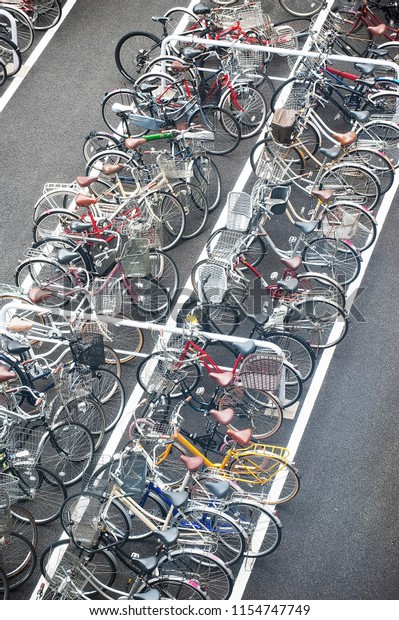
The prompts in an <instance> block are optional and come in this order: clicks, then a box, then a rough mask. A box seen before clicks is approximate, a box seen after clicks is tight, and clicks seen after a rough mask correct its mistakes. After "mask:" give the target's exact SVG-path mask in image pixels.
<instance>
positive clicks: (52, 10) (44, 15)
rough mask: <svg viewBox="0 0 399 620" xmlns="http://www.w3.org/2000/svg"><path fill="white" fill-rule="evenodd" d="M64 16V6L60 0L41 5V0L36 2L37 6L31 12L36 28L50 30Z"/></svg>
mask: <svg viewBox="0 0 399 620" xmlns="http://www.w3.org/2000/svg"><path fill="white" fill-rule="evenodd" d="M61 16H62V6H61V2H60V0H54V1H53V3H52V4H51V5H50V6H48V2H46V3H45V5H44V6H42V7H41V6H40V0H39V1H38V2H36V6H34V8H33V12H32V13H31V17H32V22H33V27H34V29H35V30H49V28H53V26H56V25H57V24H58V22H59V21H60V19H61Z"/></svg>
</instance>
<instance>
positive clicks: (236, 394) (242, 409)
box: [217, 386, 283, 440]
mask: <svg viewBox="0 0 399 620" xmlns="http://www.w3.org/2000/svg"><path fill="white" fill-rule="evenodd" d="M217 407H218V409H220V410H223V409H226V408H230V407H231V408H232V409H233V410H234V414H235V415H234V419H233V421H232V423H231V424H230V426H231V428H234V429H235V430H244V429H247V428H251V429H252V437H253V439H254V440H260V439H265V438H266V437H271V436H272V435H274V433H276V432H277V431H278V430H279V428H280V426H281V424H282V422H283V411H282V404H281V403H280V402H279V400H278V399H277V398H276V396H275V395H274V394H272V393H270V392H266V391H265V390H256V389H252V388H244V387H242V386H233V387H229V388H226V389H225V390H224V393H223V394H221V395H220V397H219V398H218V399H217Z"/></svg>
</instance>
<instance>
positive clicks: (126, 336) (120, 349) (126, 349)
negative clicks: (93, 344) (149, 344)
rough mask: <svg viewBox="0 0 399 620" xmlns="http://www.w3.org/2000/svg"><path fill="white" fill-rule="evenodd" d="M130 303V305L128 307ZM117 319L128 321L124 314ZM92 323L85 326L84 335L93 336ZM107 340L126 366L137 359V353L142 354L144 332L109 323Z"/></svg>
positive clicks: (135, 328)
mask: <svg viewBox="0 0 399 620" xmlns="http://www.w3.org/2000/svg"><path fill="white" fill-rule="evenodd" d="M129 306H130V303H129V304H128V307H129ZM117 318H119V319H120V320H121V321H123V320H124V319H128V317H127V316H125V315H124V314H118V315H117ZM91 328H92V323H91V322H90V321H89V322H88V323H87V324H85V325H83V329H82V333H83V334H85V333H87V334H91ZM107 338H108V339H109V341H110V343H111V344H112V348H113V349H114V350H115V352H116V353H117V355H118V357H119V360H120V363H121V364H125V363H126V362H130V361H131V360H132V359H134V358H135V356H136V355H135V354H136V353H140V351H141V349H142V348H143V343H144V337H143V332H142V331H141V329H139V328H138V327H130V326H126V325H116V324H114V323H107Z"/></svg>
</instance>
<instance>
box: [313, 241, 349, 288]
mask: <svg viewBox="0 0 399 620" xmlns="http://www.w3.org/2000/svg"><path fill="white" fill-rule="evenodd" d="M302 262H303V266H304V268H305V269H306V271H316V272H317V271H320V272H321V273H326V274H327V275H329V276H330V277H331V278H333V279H334V280H336V281H337V282H338V283H339V284H341V285H342V286H347V285H348V284H350V283H351V282H353V281H354V280H356V278H357V276H358V275H359V273H360V267H361V259H360V256H359V253H358V251H357V250H355V249H354V248H353V247H352V246H351V245H350V244H349V243H348V242H347V241H342V240H341V239H334V238H333V237H320V238H316V239H312V240H311V241H307V240H306V246H305V247H304V249H303V251H302Z"/></svg>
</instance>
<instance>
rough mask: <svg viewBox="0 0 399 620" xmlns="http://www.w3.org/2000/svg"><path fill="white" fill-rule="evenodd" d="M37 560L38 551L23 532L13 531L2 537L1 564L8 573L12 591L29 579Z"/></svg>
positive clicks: (0, 544) (0, 547) (0, 546)
mask: <svg viewBox="0 0 399 620" xmlns="http://www.w3.org/2000/svg"><path fill="white" fill-rule="evenodd" d="M36 562H37V556H36V551H35V549H34V547H33V545H32V543H31V542H30V541H29V540H28V539H27V538H25V537H24V536H22V534H17V533H16V532H11V534H8V535H6V536H3V537H2V539H1V542H0V566H1V568H2V569H3V571H4V572H5V574H6V577H7V585H8V589H9V591H10V592H12V591H13V590H16V589H17V588H18V587H20V586H22V585H23V584H24V583H25V582H26V581H28V579H29V578H30V577H31V575H32V574H33V572H34V570H35V568H36ZM0 587H1V586H0ZM5 587H7V586H5ZM4 589H5V588H4Z"/></svg>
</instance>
